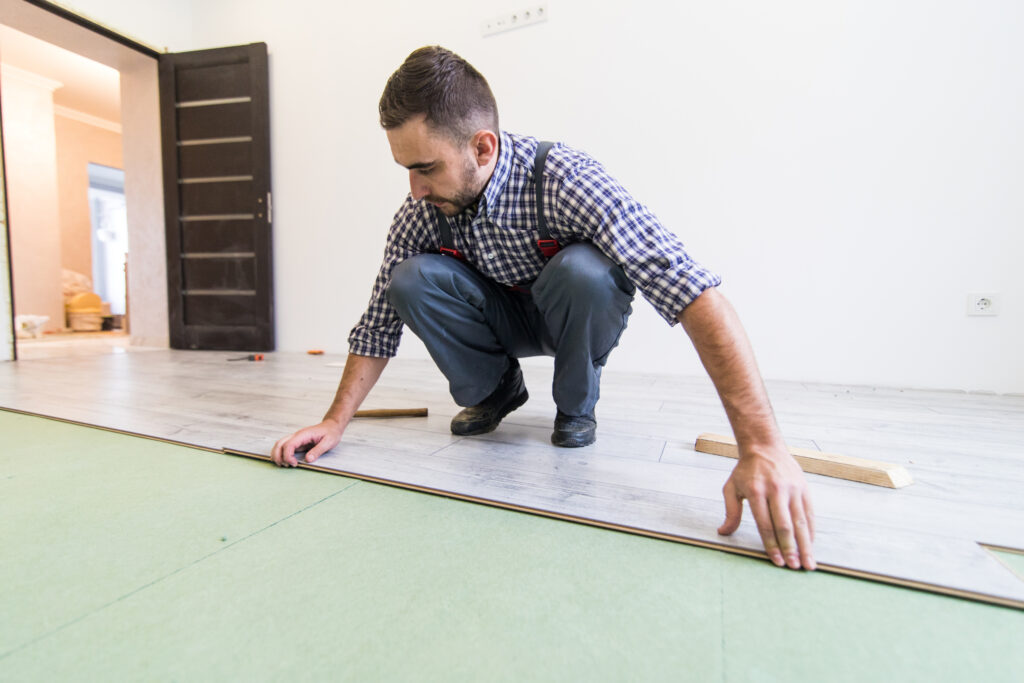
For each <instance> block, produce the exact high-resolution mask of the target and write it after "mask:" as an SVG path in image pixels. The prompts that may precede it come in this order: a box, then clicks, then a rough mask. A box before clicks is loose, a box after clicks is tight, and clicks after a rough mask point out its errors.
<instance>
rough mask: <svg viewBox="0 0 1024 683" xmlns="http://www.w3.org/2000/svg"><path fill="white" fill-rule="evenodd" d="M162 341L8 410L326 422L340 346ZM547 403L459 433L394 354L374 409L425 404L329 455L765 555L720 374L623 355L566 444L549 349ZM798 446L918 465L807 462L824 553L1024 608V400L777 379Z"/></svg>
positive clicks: (365, 472) (131, 423) (235, 423)
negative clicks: (859, 467) (867, 480)
mask: <svg viewBox="0 0 1024 683" xmlns="http://www.w3.org/2000/svg"><path fill="white" fill-rule="evenodd" d="M233 355H235V354H230V353H219V352H175V351H147V352H145V353H139V352H132V351H131V350H129V351H128V352H127V353H120V354H110V355H107V356H102V355H89V356H79V357H71V358H53V359H45V360H44V359H39V360H30V361H20V362H17V363H6V364H0V406H3V407H7V408H11V409H15V410H21V411H25V412H31V413H36V414H41V415H48V416H52V417H57V418H60V419H66V420H70V421H75V422H81V423H84V424H93V425H97V426H101V427H104V428H108V429H114V430H119V431H126V432H132V433H137V434H143V435H147V436H152V437H155V438H161V439H166V440H170V441H176V442H181V443H186V444H190V445H196V446H200V447H203V448H209V449H214V450H220V449H222V448H227V449H232V450H237V451H241V452H243V453H249V454H252V455H254V456H256V457H262V458H264V459H265V458H266V457H267V454H268V453H269V451H270V448H271V447H272V446H273V443H274V442H275V441H276V440H277V439H279V438H281V437H282V436H285V435H287V434H289V433H291V432H292V431H294V430H295V429H297V428H298V427H301V426H304V425H306V424H311V423H313V422H316V421H317V420H319V418H320V416H321V415H322V414H323V411H324V409H325V408H326V407H327V405H328V404H329V403H330V401H331V399H332V397H333V395H334V392H335V389H336V387H337V382H338V379H339V377H340V374H341V370H340V368H338V367H332V365H333V364H334V363H338V362H341V361H343V358H341V357H337V356H333V357H332V356H323V357H310V356H306V355H304V354H287V353H276V354H267V359H266V360H265V361H263V362H227V361H226V359H227V358H230V357H232V356H233ZM523 372H524V376H525V379H526V383H527V386H528V387H529V390H530V392H531V399H530V401H529V402H528V403H527V404H526V405H524V406H523V407H522V408H520V409H519V410H517V411H516V412H514V413H512V414H511V415H510V416H508V418H506V420H505V421H504V422H503V423H502V425H501V427H500V428H499V429H498V430H496V431H495V432H492V433H490V434H487V435H482V436H479V437H472V438H461V437H456V436H453V435H452V434H451V433H450V431H449V429H448V423H449V421H450V420H451V417H452V416H453V415H455V413H456V412H458V411H459V410H460V408H459V407H458V406H456V405H455V404H454V403H453V402H452V401H451V399H450V397H449V396H448V393H447V383H446V381H445V379H444V377H443V376H441V374H440V373H439V372H438V371H437V369H436V368H435V367H434V366H433V365H432V364H431V363H430V362H429V361H403V360H400V359H399V360H395V361H392V363H391V364H389V366H388V368H387V370H386V371H385V373H384V375H383V376H382V377H381V381H380V382H378V384H377V386H376V387H375V388H374V390H373V391H372V392H371V394H370V396H369V397H368V398H367V401H366V402H365V404H364V406H363V407H364V408H421V407H426V408H427V409H428V410H429V416H428V417H426V418H390V419H357V420H354V421H353V422H352V423H351V424H350V425H349V427H348V428H347V430H346V434H345V438H344V440H343V441H342V443H341V444H340V445H339V446H338V447H337V448H335V449H334V450H333V451H332V452H331V453H328V454H327V455H325V456H324V457H323V458H321V459H320V460H319V461H318V462H317V463H316V466H317V468H318V469H325V470H329V471H335V472H338V473H345V474H352V475H353V476H361V477H364V478H369V479H373V480H383V481H388V482H392V483H395V484H397V485H402V486H406V487H409V488H418V489H421V490H430V491H433V492H441V493H447V494H451V495H455V496H456V497H463V498H466V499H470V500H478V501H484V502H490V503H493V504H497V505H501V506H505V507H512V508H515V509H524V510H531V511H537V512H540V513H542V514H548V515H553V516H558V517H563V518H570V519H575V520H581V521H586V522H589V523H595V524H599V525H602V526H609V527H612V528H622V529H626V530H635V531H638V532H640V533H647V534H650V535H656V536H663V537H670V538H676V539H681V540H686V541H687V542H694V543H698V544H701V545H707V546H711V547H719V548H723V549H730V550H732V551H735V552H742V553H744V554H749V555H755V556H763V552H762V548H761V542H760V538H759V536H758V534H757V531H756V528H755V527H754V524H753V521H752V519H751V517H750V514H749V510H748V511H746V515H745V518H744V523H743V524H742V525H741V528H740V530H739V531H738V532H737V533H736V534H734V535H733V536H731V537H721V536H718V534H717V533H716V531H715V530H716V528H717V526H718V525H719V524H720V523H721V521H722V518H723V516H724V511H723V503H722V499H721V488H722V485H723V484H724V482H725V480H726V478H727V477H728V475H729V472H730V471H731V469H732V467H733V466H734V465H735V461H732V460H729V459H726V458H721V457H718V456H713V455H708V454H703V453H696V452H695V451H694V450H693V442H694V439H695V438H696V436H697V434H699V433H702V432H705V431H713V432H714V431H718V432H721V433H730V430H729V426H728V422H727V421H726V419H725V413H724V411H723V409H722V407H721V404H720V402H719V399H718V397H717V395H716V394H715V392H714V388H713V387H712V386H711V384H710V381H709V380H707V379H706V378H690V377H673V376H661V375H658V376H653V375H646V376H645V375H634V374H628V373H615V372H613V371H612V370H610V369H606V370H605V373H604V377H603V381H602V400H601V402H600V403H599V405H598V410H597V414H598V423H599V431H598V433H599V439H598V442H597V444H595V445H594V446H592V447H589V448H585V449H578V450H577V449H560V448H556V447H554V446H552V445H551V444H550V441H549V439H550V434H551V428H552V421H553V417H554V412H555V408H554V402H553V401H552V400H551V396H550V384H551V368H550V364H548V365H544V364H543V363H542V362H541V363H538V362H536V361H526V362H524V363H523ZM767 384H768V388H769V393H770V395H771V398H772V401H773V405H774V407H775V409H776V413H777V415H778V419H779V422H780V425H781V426H782V427H783V431H784V434H785V436H786V438H787V442H788V443H789V444H790V445H791V446H796V447H802V448H817V449H819V450H823V451H828V452H838V453H843V454H845V455H850V456H856V457H866V458H871V459H875V460H883V461H886V462H895V463H899V464H903V465H905V466H906V467H907V468H908V470H909V471H910V472H911V475H912V476H914V478H915V484H913V485H911V486H909V487H906V488H904V489H900V490H898V491H894V490H889V489H881V488H878V487H872V486H868V485H863V484H858V483H855V482H846V481H843V480H838V479H832V478H828V477H821V476H817V475H808V481H809V485H810V487H811V490H812V492H813V495H814V497H815V503H816V509H817V517H818V528H817V531H818V538H817V542H816V557H817V559H818V560H819V562H820V563H822V564H823V565H825V566H826V567H828V568H830V569H831V570H834V571H839V572H841V573H850V574H854V575H861V574H863V575H869V576H871V577H873V578H876V579H882V580H887V581H892V582H894V583H903V584H907V585H914V586H917V587H925V588H929V587H930V589H932V590H937V591H939V592H946V593H950V592H952V593H955V594H965V595H970V596H973V597H975V598H977V599H981V600H988V601H991V602H996V603H1000V604H1014V605H1017V606H1024V581H1021V580H1020V579H1019V578H1018V577H1017V576H1015V575H1013V574H1012V572H1008V571H1007V570H1006V568H1005V567H1004V566H1003V565H1002V564H1001V563H999V562H998V561H997V560H995V559H994V558H992V557H991V556H990V555H989V554H988V553H987V552H986V551H984V550H983V549H981V548H980V547H979V546H978V545H977V542H978V541H983V542H986V543H990V544H994V545H1002V546H1007V547H1018V548H1019V547H1024V502H1022V501H1021V496H1020V495H1019V491H1020V488H1021V486H1024V446H1022V444H1024V420H1022V419H1021V418H1022V417H1024V397H1018V396H1010V397H1001V396H994V395H989V394H969V393H962V392H961V393H957V392H919V391H912V390H900V389H875V388H871V387H839V386H824V385H810V384H806V383H800V382H768V383H767Z"/></svg>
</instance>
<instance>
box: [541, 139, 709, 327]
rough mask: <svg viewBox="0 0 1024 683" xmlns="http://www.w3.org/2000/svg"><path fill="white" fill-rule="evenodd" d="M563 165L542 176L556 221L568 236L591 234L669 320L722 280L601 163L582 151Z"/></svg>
mask: <svg viewBox="0 0 1024 683" xmlns="http://www.w3.org/2000/svg"><path fill="white" fill-rule="evenodd" d="M581 156H582V155H581ZM567 161H568V162H570V163H571V161H572V160H567ZM567 171H568V172H566V173H564V174H557V175H554V176H553V177H552V176H547V177H546V178H545V182H546V183H553V184H554V186H553V187H551V186H548V187H545V195H546V196H547V197H551V198H552V199H554V208H555V211H556V214H557V220H556V225H561V226H571V229H572V231H573V235H572V237H574V238H579V239H585V240H589V241H590V242H592V243H593V244H594V245H595V246H596V247H597V248H598V249H600V250H601V251H602V252H604V254H605V255H606V256H608V258H610V259H611V260H612V261H614V262H615V263H617V264H618V265H619V266H621V267H622V269H623V271H625V273H626V276H627V277H628V278H629V280H630V281H631V282H632V283H633V284H634V285H636V287H637V289H639V290H640V292H641V294H643V296H644V298H645V299H647V301H648V302H650V304H651V305H652V306H654V308H655V310H656V311H658V313H659V315H661V317H662V318H664V319H665V320H666V321H667V322H668V323H669V324H670V325H674V324H676V323H677V322H678V320H677V316H678V315H679V313H681V312H682V311H683V309H684V308H686V307H687V306H688V305H690V303H691V302H693V300H694V299H696V298H697V297H698V296H700V294H701V292H703V291H704V290H706V289H708V288H710V287H716V286H718V285H719V284H721V282H722V279H721V278H720V277H719V276H718V275H716V274H715V273H713V272H712V271H710V270H708V269H707V268H705V267H704V266H702V265H701V264H699V263H697V262H696V261H695V260H693V259H692V258H691V257H690V255H689V254H688V253H687V252H686V249H685V247H684V246H683V243H682V241H680V239H679V237H677V236H676V235H675V233H673V232H672V231H670V230H668V229H666V228H665V227H664V226H663V225H662V224H661V221H659V220H658V218H657V217H656V216H655V215H654V214H653V213H652V212H651V211H650V210H649V209H648V208H647V207H646V206H644V205H643V204H642V203H640V202H638V201H637V200H636V199H634V198H633V196H632V195H631V194H630V193H629V192H627V191H626V190H625V188H623V187H622V186H621V185H620V184H619V183H618V181H616V180H615V179H614V178H612V177H611V176H610V175H608V173H607V171H605V169H604V167H603V166H601V164H599V163H598V162H596V161H594V160H593V159H590V158H589V157H583V158H582V159H581V160H579V161H578V162H577V163H575V164H572V167H571V168H570V169H567Z"/></svg>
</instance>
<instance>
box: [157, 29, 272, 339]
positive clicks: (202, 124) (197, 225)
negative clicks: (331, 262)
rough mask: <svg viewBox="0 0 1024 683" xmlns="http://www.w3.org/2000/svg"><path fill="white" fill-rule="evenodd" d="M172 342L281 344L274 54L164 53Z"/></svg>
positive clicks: (241, 50) (251, 49)
mask: <svg viewBox="0 0 1024 683" xmlns="http://www.w3.org/2000/svg"><path fill="white" fill-rule="evenodd" d="M160 107H161V118H162V121H161V125H162V131H163V146H164V186H165V187H164V202H165V212H166V223H167V265H168V288H169V304H170V317H171V321H170V322H171V346H172V347H174V348H184V349H237V350H270V349H273V348H274V316H273V276H272V272H271V234H270V232H271V230H270V228H271V226H270V220H271V215H270V210H269V208H268V207H269V204H270V135H269V118H270V117H269V101H268V89H267V49H266V45H265V44H263V43H256V44H253V45H246V46H241V47H230V48H221V49H216V50H201V51H198V52H185V53H178V54H168V55H161V56H160Z"/></svg>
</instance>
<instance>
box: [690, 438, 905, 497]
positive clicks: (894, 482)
mask: <svg viewBox="0 0 1024 683" xmlns="http://www.w3.org/2000/svg"><path fill="white" fill-rule="evenodd" d="M695 448H696V450H698V451H700V452H701V453H711V454H713V455H724V456H726V457H728V458H739V457H740V451H739V447H738V446H737V445H736V439H734V438H732V437H731V436H722V435H721V434H701V435H700V436H698V437H697V445H696V447H695ZM789 452H790V453H791V454H792V455H793V457H794V458H795V459H796V461H797V462H798V463H799V464H800V467H801V468H802V469H803V471H804V472H808V473H810V474H823V475H825V476H826V477H835V478H837V479H848V480H850V481H859V482H861V483H863V484H874V485H875V486H885V487H888V488H890V489H898V488H903V487H904V486H907V485H908V484H913V483H914V480H913V479H912V478H911V477H910V473H909V472H907V470H906V468H905V467H903V465H895V464H893V463H888V462H879V461H878V460H866V459H864V458H854V457H851V456H848V455H838V454H836V453H822V452H821V451H814V450H811V449H809V448H790V449H789Z"/></svg>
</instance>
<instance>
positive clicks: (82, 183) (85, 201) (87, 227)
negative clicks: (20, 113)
mask: <svg viewBox="0 0 1024 683" xmlns="http://www.w3.org/2000/svg"><path fill="white" fill-rule="evenodd" d="M55 127H56V131H57V188H58V191H59V192H60V207H59V211H60V239H61V243H60V249H61V256H60V260H61V265H62V266H63V267H64V268H67V269H69V270H73V271H75V272H78V273H81V274H82V275H85V276H86V277H88V278H92V217H91V215H92V212H91V210H90V207H89V168H88V166H89V164H90V163H94V164H102V165H103V166H112V167H114V168H122V154H121V134H120V133H116V132H114V131H112V130H106V129H104V128H100V127H99V126H95V125H91V124H88V123H84V122H82V121H77V120H75V119H72V118H68V117H67V116H64V115H61V113H60V110H58V113H57V117H56V119H55Z"/></svg>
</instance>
